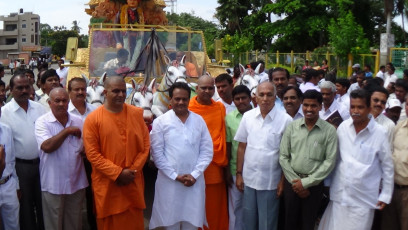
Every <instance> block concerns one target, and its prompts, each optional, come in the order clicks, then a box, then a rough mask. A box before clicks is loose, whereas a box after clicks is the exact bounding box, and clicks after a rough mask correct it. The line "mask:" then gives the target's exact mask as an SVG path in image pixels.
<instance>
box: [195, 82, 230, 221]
mask: <svg viewBox="0 0 408 230" xmlns="http://www.w3.org/2000/svg"><path fill="white" fill-rule="evenodd" d="M197 83H198V85H197V90H196V92H197V96H195V97H193V98H192V99H191V100H190V104H189V110H191V111H193V112H194V113H197V114H199V115H200V116H202V117H203V119H204V121H205V123H206V124H207V127H208V130H209V131H210V135H211V138H212V141H213V150H214V156H213V159H212V161H211V163H210V165H209V166H208V168H207V169H206V170H205V172H204V179H205V196H206V197H205V208H206V215H207V221H208V227H209V228H210V229H228V210H227V207H228V201H227V189H226V183H225V179H224V170H225V169H226V166H227V165H228V158H227V145H226V133H225V120H224V117H225V115H226V114H225V107H224V105H223V104H222V103H221V102H215V101H214V100H213V99H212V96H213V95H214V92H215V87H214V79H213V78H211V77H210V76H207V75H204V76H201V77H200V78H199V79H198V82H197Z"/></svg>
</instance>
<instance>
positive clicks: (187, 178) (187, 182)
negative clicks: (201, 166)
mask: <svg viewBox="0 0 408 230" xmlns="http://www.w3.org/2000/svg"><path fill="white" fill-rule="evenodd" d="M195 182H196V179H195V178H194V177H193V176H192V175H191V174H185V175H184V186H186V187H190V186H193V185H194V184H195Z"/></svg>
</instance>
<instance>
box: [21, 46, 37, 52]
mask: <svg viewBox="0 0 408 230" xmlns="http://www.w3.org/2000/svg"><path fill="white" fill-rule="evenodd" d="M21 50H22V51H40V50H41V46H22V48H21Z"/></svg>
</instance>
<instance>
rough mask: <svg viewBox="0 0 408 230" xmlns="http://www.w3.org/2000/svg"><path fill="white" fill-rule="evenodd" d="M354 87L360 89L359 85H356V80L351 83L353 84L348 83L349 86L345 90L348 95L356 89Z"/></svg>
mask: <svg viewBox="0 0 408 230" xmlns="http://www.w3.org/2000/svg"><path fill="white" fill-rule="evenodd" d="M356 89H360V86H359V85H358V82H355V83H353V84H351V85H350V88H349V89H348V90H347V94H349V95H350V93H351V92H352V91H353V90H356Z"/></svg>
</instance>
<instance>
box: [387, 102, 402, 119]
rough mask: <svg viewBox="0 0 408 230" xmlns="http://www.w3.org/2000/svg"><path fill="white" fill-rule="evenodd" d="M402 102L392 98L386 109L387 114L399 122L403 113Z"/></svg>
mask: <svg viewBox="0 0 408 230" xmlns="http://www.w3.org/2000/svg"><path fill="white" fill-rule="evenodd" d="M401 109H402V107H401V102H400V101H399V100H398V99H396V98H390V99H389V100H388V102H387V107H386V109H385V116H387V117H388V118H389V119H391V120H392V121H393V122H394V123H395V124H397V122H398V120H399V118H400V114H401Z"/></svg>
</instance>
